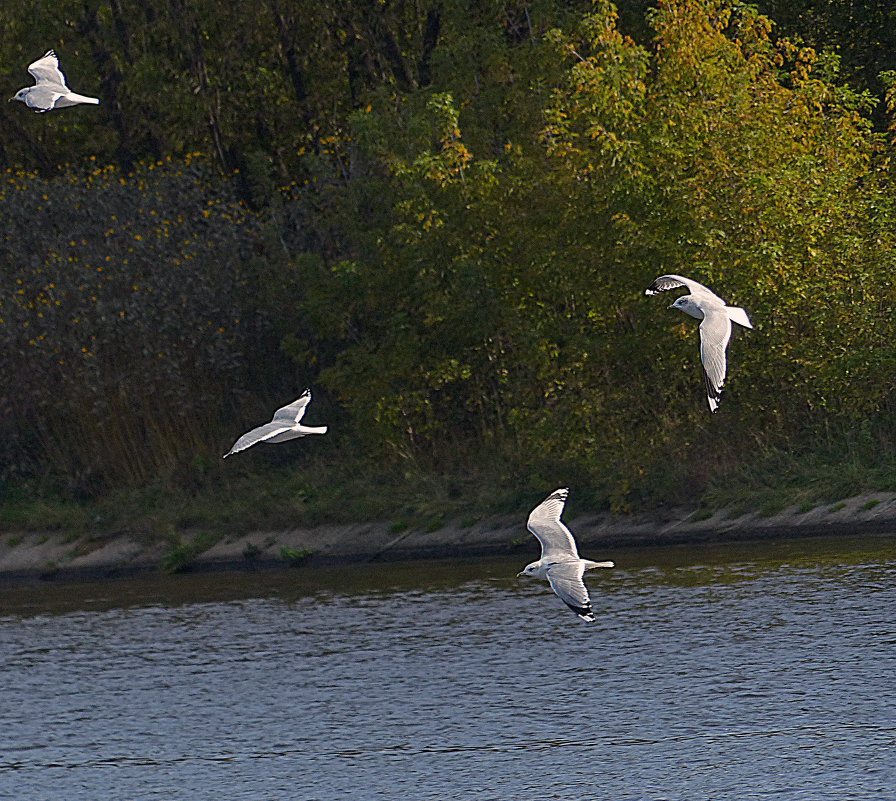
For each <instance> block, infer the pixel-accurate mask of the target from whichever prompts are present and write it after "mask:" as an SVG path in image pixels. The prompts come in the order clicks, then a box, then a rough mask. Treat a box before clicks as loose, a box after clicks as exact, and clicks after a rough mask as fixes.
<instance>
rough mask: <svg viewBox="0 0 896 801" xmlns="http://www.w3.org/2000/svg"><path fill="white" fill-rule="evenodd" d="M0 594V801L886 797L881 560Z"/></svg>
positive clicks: (892, 681)
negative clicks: (587, 609)
mask: <svg viewBox="0 0 896 801" xmlns="http://www.w3.org/2000/svg"><path fill="white" fill-rule="evenodd" d="M587 555H589V556H592V557H595V558H608V557H610V558H615V559H616V562H617V568H616V569H615V570H612V571H607V570H604V571H596V572H595V573H593V574H590V575H589V579H588V583H589V586H590V588H591V593H592V599H593V602H594V606H595V610H596V611H597V612H598V622H597V623H596V624H591V625H589V624H587V623H584V622H582V621H580V620H578V619H577V618H576V617H575V615H573V614H572V613H571V612H569V611H568V610H567V609H566V608H565V607H564V606H563V605H562V603H560V601H559V600H558V599H557V598H556V597H555V596H554V595H553V594H552V593H551V592H550V589H549V588H548V586H547V585H546V584H543V583H541V582H536V581H527V580H525V579H517V578H516V577H515V574H516V572H517V571H518V570H520V569H522V567H523V566H524V565H525V563H526V562H527V561H529V558H530V552H529V551H526V552H525V553H521V555H520V557H519V558H518V559H515V560H512V561H481V560H479V561H469V562H463V563H460V564H458V563H456V562H455V563H448V562H441V563H425V564H423V563H421V564H410V565H407V564H406V565H376V566H359V567H348V568H343V569H339V570H336V569H333V570H330V569H328V570H321V569H308V568H306V569H300V570H295V571H290V572H283V573H256V574H229V575H223V576H222V575H217V576H207V575H194V576H189V575H185V576H174V577H167V578H163V577H159V576H153V577H150V578H141V579H131V580H126V581H125V580H121V581H110V582H104V583H97V584H80V585H68V586H58V585H54V584H51V583H49V584H48V583H36V584H32V585H28V586H18V587H14V588H7V589H0V698H2V704H0V798H2V799H6V798H9V799H16V801H30V800H32V799H35V800H39V801H48V800H49V799H66V801H73V799H91V800H96V801H99V800H102V801H108V800H110V799H166V800H170V799H190V801H194V800H195V801H203V800H204V799H210V800H213V801H232V800H233V799H253V801H254V800H259V801H260V800H262V799H277V800H280V799H308V800H309V801H310V800H312V799H315V800H316V799H402V800H403V801H404V800H406V801H418V800H420V799H440V800H441V799H446V800H447V799H460V800H463V799H501V801H511V800H514V801H526V800H528V799H533V801H534V799H539V801H541V800H542V799H552V798H559V799H591V798H595V799H597V798H600V799H612V800H613V801H620V800H624V799H632V800H633V801H646V800H648V799H650V800H656V801H659V800H660V799H676V800H678V799H681V801H699V800H700V799H712V801H719V799H737V800H738V801H741V799H830V801H847V800H848V799H882V800H884V799H886V800H891V799H894V798H896V540H894V538H883V537H878V538H853V539H839V540H828V539H826V540H804V541H797V542H788V543H781V542H778V543H767V544H761V545H755V546H743V545H738V546H732V547H729V548H719V547H715V548H708V547H691V548H670V549H665V550H638V551H618V550H617V551H614V552H613V553H589V554H587Z"/></svg>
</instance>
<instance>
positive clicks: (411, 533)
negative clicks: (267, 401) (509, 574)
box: [0, 492, 896, 582]
mask: <svg viewBox="0 0 896 801" xmlns="http://www.w3.org/2000/svg"><path fill="white" fill-rule="evenodd" d="M525 523H526V516H525V515H523V514H521V515H518V516H504V517H492V518H488V519H485V520H482V521H479V522H477V523H474V524H472V525H468V526H464V525H461V524H459V523H449V524H447V525H444V526H442V527H440V528H438V529H436V530H417V529H414V528H408V529H406V530H403V531H396V530H395V526H394V524H393V525H390V524H387V523H381V524H376V523H375V524H351V525H321V526H316V527H313V528H295V529H288V530H278V531H254V532H252V533H250V534H246V535H244V536H239V537H232V538H227V537H223V538H221V539H219V540H217V541H209V540H208V539H207V537H206V536H204V535H203V534H202V533H199V532H191V533H185V534H184V535H183V536H182V538H181V539H179V540H178V541H176V542H174V541H171V540H160V539H158V538H153V537H150V536H148V535H144V534H141V533H139V532H123V533H119V534H115V535H105V536H101V537H96V536H90V535H82V536H72V535H70V534H67V533H66V532H64V531H50V532H18V533H17V532H6V533H4V534H3V535H2V536H0V582H14V581H30V580H36V579H43V580H53V581H77V580H86V579H97V578H103V577H120V576H127V575H136V574H142V573H150V572H154V571H159V570H167V571H169V572H185V571H196V572H207V571H225V570H245V569H256V570H258V569H270V568H274V567H280V568H282V567H284V566H295V567H300V568H302V569H313V568H314V567H316V566H323V565H334V564H346V563H352V562H373V561H377V560H383V561H396V560H416V559H438V558H450V557H470V556H485V555H498V554H510V553H520V554H521V556H522V558H524V559H525V558H528V557H529V555H531V556H532V557H533V558H537V555H538V544H537V542H536V541H535V539H534V538H533V537H532V536H531V535H530V534H529V533H528V532H527V530H526V527H525ZM568 523H569V526H570V528H571V529H572V531H573V532H574V533H575V535H576V537H577V540H578V542H579V547H580V551H581V552H582V554H583V555H587V556H593V557H596V558H611V557H612V549H613V548H614V547H632V546H647V545H650V546H657V545H659V546H662V545H679V544H693V543H704V542H705V543H710V542H718V543H722V542H728V541H731V542H735V541H737V542H742V541H746V540H760V539H774V538H794V537H809V536H822V535H835V534H849V533H878V534H883V533H889V532H893V533H894V538H896V493H885V492H874V493H865V494H862V495H857V496H854V497H852V498H847V499H844V500H842V501H840V502H837V503H827V504H822V505H819V506H815V507H814V508H811V509H806V508H804V507H796V506H791V507H788V508H785V509H783V510H781V511H780V512H778V513H776V514H773V515H765V516H763V515H759V514H758V513H748V514H742V515H738V516H731V515H729V514H728V513H727V512H726V511H716V512H715V513H713V514H711V515H710V514H708V513H707V512H705V511H702V510H695V509H687V508H678V509H666V510H660V511H654V512H651V513H643V514H636V515H615V516H614V515H611V514H609V513H608V514H601V515H583V516H579V517H577V518H574V519H572V520H570V521H568Z"/></svg>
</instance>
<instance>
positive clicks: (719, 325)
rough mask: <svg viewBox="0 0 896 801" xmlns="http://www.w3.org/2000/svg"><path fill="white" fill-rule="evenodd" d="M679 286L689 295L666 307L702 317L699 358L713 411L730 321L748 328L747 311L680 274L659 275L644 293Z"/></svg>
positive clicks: (721, 380)
mask: <svg viewBox="0 0 896 801" xmlns="http://www.w3.org/2000/svg"><path fill="white" fill-rule="evenodd" d="M679 286H683V287H686V288H687V289H689V290H690V293H691V294H690V295H682V296H681V297H680V298H678V300H676V301H675V302H674V303H673V304H672V305H671V306H670V307H669V308H670V309H681V311H683V312H684V313H685V314H689V315H690V316H691V317H696V318H697V319H698V320H702V322H701V323H700V361H701V362H702V363H703V380H704V383H705V384H706V399H707V400H708V401H709V409H710V411H712V412H714V411H716V409H718V408H719V401H720V400H721V399H722V387H723V386H724V384H725V371H726V362H725V351H726V349H727V347H728V340H729V339H731V323H732V322H734V323H737V324H738V325H742V326H743V327H744V328H752V327H753V324H752V323H751V322H750V318H749V317H747V313H746V312H745V311H744V310H743V309H741V308H740V307H739V306H728V305H727V304H726V303H725V301H724V300H722V299H721V298H720V297H719V296H718V295H716V294H715V293H714V292H712V291H710V290H709V289H707V288H706V287H705V286H703V284H699V283H697V282H696V281H692V280H691V279H690V278H683V277H682V276H680V275H661V276H660V277H659V278H657V279H656V280H655V281H654V282H653V283H652V284H651V285H650V286H649V287H647V289H645V290H644V294H645V295H656V294H657V293H658V292H665V291H666V290H667V289H675V287H679Z"/></svg>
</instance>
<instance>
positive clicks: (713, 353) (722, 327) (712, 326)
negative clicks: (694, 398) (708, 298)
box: [700, 308, 731, 412]
mask: <svg viewBox="0 0 896 801" xmlns="http://www.w3.org/2000/svg"><path fill="white" fill-rule="evenodd" d="M729 339H731V320H730V319H729V318H728V315H727V313H726V312H725V309H714V308H709V309H705V310H704V317H703V322H702V323H700V361H702V362H703V380H704V382H705V384H706V397H707V399H708V400H709V408H710V410H711V411H713V412H714V411H715V410H716V409H717V408H718V406H719V401H720V400H721V399H722V387H723V386H724V384H725V349H726V348H727V347H728V340H729Z"/></svg>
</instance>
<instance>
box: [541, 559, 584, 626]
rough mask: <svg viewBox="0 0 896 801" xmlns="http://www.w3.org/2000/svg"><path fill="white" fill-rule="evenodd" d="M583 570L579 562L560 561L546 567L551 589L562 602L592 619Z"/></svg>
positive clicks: (581, 615)
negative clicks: (583, 579)
mask: <svg viewBox="0 0 896 801" xmlns="http://www.w3.org/2000/svg"><path fill="white" fill-rule="evenodd" d="M584 572H585V568H584V565H583V564H582V563H581V562H572V561H570V562H561V563H560V564H557V565H552V566H551V567H550V568H549V569H548V581H549V582H550V584H551V589H552V590H553V591H554V592H555V593H557V596H558V597H559V598H560V600H561V601H563V603H565V604H566V605H567V606H568V607H569V608H570V609H572V610H573V612H575V613H576V614H577V615H579V616H580V617H583V618H585V619H586V620H588V619H593V614H592V611H591V599H590V598H589V597H588V589H587V588H586V587H585V582H584V581H582V574H583V573H584Z"/></svg>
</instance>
